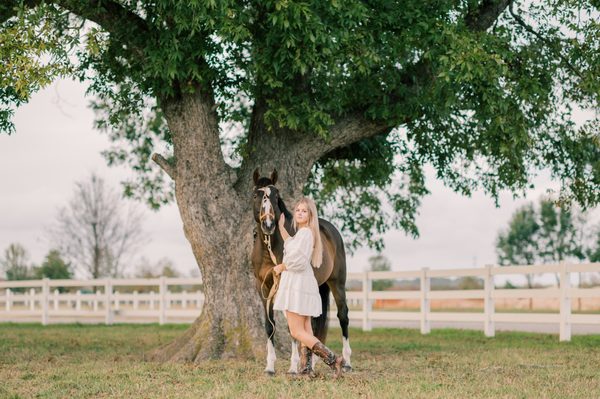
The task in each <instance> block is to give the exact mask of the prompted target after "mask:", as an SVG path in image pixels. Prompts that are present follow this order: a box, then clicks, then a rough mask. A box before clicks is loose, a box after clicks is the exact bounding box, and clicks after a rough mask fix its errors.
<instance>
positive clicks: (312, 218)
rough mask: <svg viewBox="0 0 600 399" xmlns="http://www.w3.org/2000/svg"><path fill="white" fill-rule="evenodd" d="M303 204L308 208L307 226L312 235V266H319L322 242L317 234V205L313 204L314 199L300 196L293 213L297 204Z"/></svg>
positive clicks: (295, 206)
mask: <svg viewBox="0 0 600 399" xmlns="http://www.w3.org/2000/svg"><path fill="white" fill-rule="evenodd" d="M300 204H304V205H306V208H307V209H308V228H309V229H310V231H311V232H312V236H313V251H312V257H311V262H310V263H312V266H313V267H314V268H319V267H321V263H323V243H322V242H321V234H319V215H318V214H317V205H315V201H313V200H312V199H310V198H307V197H302V198H300V200H299V201H298V202H296V205H294V213H295V212H296V208H298V205H300ZM293 220H294V222H293V225H294V230H297V229H298V228H297V226H296V218H295V217H294V219H293Z"/></svg>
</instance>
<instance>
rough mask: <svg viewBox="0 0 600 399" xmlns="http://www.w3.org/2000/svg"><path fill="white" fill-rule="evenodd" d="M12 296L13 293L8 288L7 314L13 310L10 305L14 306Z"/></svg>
mask: <svg viewBox="0 0 600 399" xmlns="http://www.w3.org/2000/svg"><path fill="white" fill-rule="evenodd" d="M11 296H12V291H11V290H10V288H7V289H6V303H5V304H4V305H5V307H6V311H7V312H10V308H11V306H10V305H12V303H11V302H12V299H11V298H10V297H11Z"/></svg>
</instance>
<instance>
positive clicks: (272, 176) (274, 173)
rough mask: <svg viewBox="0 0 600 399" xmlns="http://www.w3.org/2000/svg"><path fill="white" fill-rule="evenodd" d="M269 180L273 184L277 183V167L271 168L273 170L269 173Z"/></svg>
mask: <svg viewBox="0 0 600 399" xmlns="http://www.w3.org/2000/svg"><path fill="white" fill-rule="evenodd" d="M271 181H272V182H273V185H275V183H277V169H273V172H272V173H271Z"/></svg>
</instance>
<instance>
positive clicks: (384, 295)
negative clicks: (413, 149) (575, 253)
mask: <svg viewBox="0 0 600 399" xmlns="http://www.w3.org/2000/svg"><path fill="white" fill-rule="evenodd" d="M582 272H584V273H597V272H600V263H590V264H577V265H571V264H566V263H561V264H553V265H534V266H505V267H497V266H486V267H484V268H471V269H448V270H429V269H426V268H425V269H422V270H418V271H402V272H364V273H349V274H348V276H347V280H348V281H352V280H358V281H361V282H362V288H361V291H350V292H347V298H348V302H349V303H350V304H351V305H354V306H353V307H356V306H358V305H360V308H361V310H352V311H350V312H349V317H350V319H351V320H362V328H363V330H365V331H369V330H371V328H372V322H373V321H418V322H419V323H420V329H421V332H422V333H423V334H427V333H429V332H430V331H431V322H432V321H452V322H477V323H482V325H483V330H484V333H485V335H486V336H488V337H493V336H494V334H495V323H496V322H511V323H553V324H558V325H559V327H560V328H559V331H560V334H559V339H560V340H561V341H569V340H570V339H571V326H572V325H573V324H597V325H598V326H599V328H600V314H573V313H572V306H571V301H572V299H574V298H599V299H600V288H576V287H572V285H571V275H572V274H574V273H582ZM542 273H554V274H557V275H558V276H559V281H560V284H559V287H558V288H556V287H550V288H532V289H500V288H496V287H495V284H494V277H495V276H501V275H508V274H510V275H526V274H542ZM436 277H478V278H481V279H482V280H483V289H472V290H432V289H431V279H432V278H436ZM389 279H393V280H399V279H418V280H419V289H418V290H416V289H415V290H408V291H374V290H373V282H374V281H377V280H389ZM201 284H202V280H201V279H200V278H176V279H174V278H165V277H160V278H157V279H121V280H116V279H104V280H48V279H44V280H28V281H4V282H0V293H2V291H4V293H3V294H0V321H2V320H6V319H9V318H13V317H19V316H29V317H39V318H40V319H41V322H42V324H44V325H46V324H48V323H49V322H50V321H51V319H52V318H57V317H75V318H77V317H90V316H91V317H101V318H103V319H104V322H105V323H106V324H112V323H113V322H114V318H115V315H118V316H119V317H121V318H122V319H125V320H128V318H135V317H142V318H154V319H156V318H157V319H158V321H159V323H160V324H164V323H166V322H167V320H173V319H174V318H178V319H180V320H181V319H183V320H184V321H192V320H193V319H195V318H196V317H198V315H199V314H200V312H201V309H202V304H203V302H204V296H203V294H202V292H201V291H200V290H199V287H197V286H199V285H201ZM170 286H186V287H193V286H196V287H197V289H196V291H193V292H185V291H184V292H170V291H169V287H170ZM58 287H71V288H72V287H79V288H87V289H88V290H89V291H90V292H85V293H84V292H83V291H82V290H79V291H77V292H75V293H61V292H59V291H58V290H57V289H56V288H58ZM117 287H157V292H154V291H152V292H137V291H133V292H127V293H124V292H119V290H118V289H117ZM52 288H55V290H54V291H52ZM15 289H17V290H22V289H29V290H28V291H25V292H22V293H19V292H13V291H14V290H15ZM91 291H94V292H91ZM507 298H532V299H534V298H551V299H552V298H553V299H556V300H558V302H559V312H558V313H526V314H519V313H502V312H497V311H496V307H495V301H496V300H498V299H507ZM444 299H476V300H477V299H478V300H482V301H483V312H479V313H477V312H432V311H431V301H432V300H444ZM377 300H415V301H418V304H419V311H414V312H410V311H377V310H373V304H374V302H375V301H377ZM335 313H336V312H335V309H332V311H331V312H330V317H335Z"/></svg>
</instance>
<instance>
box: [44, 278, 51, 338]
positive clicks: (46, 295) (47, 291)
mask: <svg viewBox="0 0 600 399" xmlns="http://www.w3.org/2000/svg"><path fill="white" fill-rule="evenodd" d="M49 297H50V280H49V279H48V277H44V280H43V283H42V325H43V326H47V325H48V302H50V298H49Z"/></svg>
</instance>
